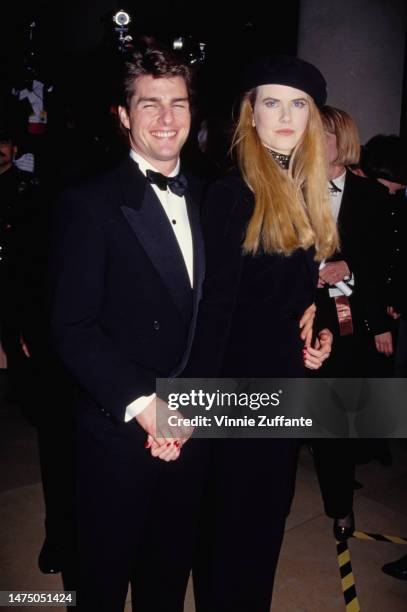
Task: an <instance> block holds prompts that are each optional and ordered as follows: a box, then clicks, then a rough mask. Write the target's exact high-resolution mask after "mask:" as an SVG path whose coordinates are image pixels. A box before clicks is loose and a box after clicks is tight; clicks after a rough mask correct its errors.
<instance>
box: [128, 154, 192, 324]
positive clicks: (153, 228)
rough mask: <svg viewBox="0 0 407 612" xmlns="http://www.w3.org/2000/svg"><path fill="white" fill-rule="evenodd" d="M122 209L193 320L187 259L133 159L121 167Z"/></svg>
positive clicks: (176, 299) (186, 315)
mask: <svg viewBox="0 0 407 612" xmlns="http://www.w3.org/2000/svg"><path fill="white" fill-rule="evenodd" d="M119 174H120V183H121V187H122V191H123V199H124V203H123V205H122V206H121V210H122V212H123V214H124V216H125V218H126V219H127V221H128V223H129V225H130V227H131V229H132V230H133V232H134V234H135V235H136V237H137V239H138V240H139V242H140V244H141V245H142V247H143V248H144V250H145V252H146V253H147V255H148V257H149V259H150V261H151V263H152V264H153V266H154V268H155V269H156V271H157V272H158V274H159V275H160V277H161V279H162V281H163V283H164V284H165V286H166V288H167V290H168V292H169V294H170V295H171V297H172V299H173V301H174V303H175V304H176V305H177V307H178V309H179V310H180V312H181V314H182V315H183V317H184V318H185V319H186V321H188V322H189V320H190V319H191V308H192V304H191V302H192V297H191V286H190V281H189V277H188V272H187V269H186V266H185V262H184V258H183V256H182V253H181V250H180V248H179V245H178V242H177V239H176V237H175V235H174V232H173V230H172V228H171V225H170V223H169V221H168V217H167V215H166V214H165V212H164V210H163V208H162V206H161V203H160V201H159V200H158V198H157V196H156V195H155V193H154V190H153V188H152V187H151V185H149V184H148V183H147V181H146V179H145V177H144V176H143V174H142V173H141V172H140V171H139V170H138V168H137V166H136V165H135V163H134V162H133V160H131V159H130V158H129V159H128V160H126V161H125V162H123V164H122V165H121V166H120V169H119Z"/></svg>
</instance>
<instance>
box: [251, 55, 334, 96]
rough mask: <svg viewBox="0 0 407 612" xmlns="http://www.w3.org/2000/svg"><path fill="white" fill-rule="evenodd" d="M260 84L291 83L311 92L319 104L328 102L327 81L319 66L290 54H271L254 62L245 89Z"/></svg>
mask: <svg viewBox="0 0 407 612" xmlns="http://www.w3.org/2000/svg"><path fill="white" fill-rule="evenodd" d="M259 85H289V86H290V87H294V88H295V89H300V90H301V91H305V93H307V94H309V95H310V96H311V97H312V98H313V99H314V102H315V104H316V105H317V106H323V105H324V104H325V102H326V98H327V92H326V81H325V79H324V77H323V76H322V74H321V73H320V71H319V70H318V68H316V66H314V65H313V64H310V63H309V62H306V61H305V60H302V59H299V58H298V57H292V56H289V55H269V56H267V57H261V58H259V59H258V60H256V61H255V62H253V63H252V64H251V65H250V66H249V67H248V69H247V71H246V76H245V78H244V86H243V89H244V91H248V90H250V89H254V88H255V87H259Z"/></svg>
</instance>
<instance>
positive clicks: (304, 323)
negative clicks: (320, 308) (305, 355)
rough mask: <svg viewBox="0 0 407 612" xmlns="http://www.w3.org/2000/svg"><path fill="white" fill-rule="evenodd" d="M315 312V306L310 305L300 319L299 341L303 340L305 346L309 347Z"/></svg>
mask: <svg viewBox="0 0 407 612" xmlns="http://www.w3.org/2000/svg"><path fill="white" fill-rule="evenodd" d="M316 310H317V307H316V306H315V304H311V306H308V308H307V310H306V311H305V312H304V314H303V315H302V317H301V319H300V329H301V340H304V342H305V346H310V345H311V341H312V326H313V324H314V319H315V313H316Z"/></svg>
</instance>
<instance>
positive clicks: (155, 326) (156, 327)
mask: <svg viewBox="0 0 407 612" xmlns="http://www.w3.org/2000/svg"><path fill="white" fill-rule="evenodd" d="M153 327H154V329H155V330H156V331H158V330H159V329H160V321H154V323H153Z"/></svg>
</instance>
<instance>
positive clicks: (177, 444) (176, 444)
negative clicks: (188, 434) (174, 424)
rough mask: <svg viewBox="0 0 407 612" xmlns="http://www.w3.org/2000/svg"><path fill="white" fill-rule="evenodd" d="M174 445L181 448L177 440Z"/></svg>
mask: <svg viewBox="0 0 407 612" xmlns="http://www.w3.org/2000/svg"><path fill="white" fill-rule="evenodd" d="M174 445H175V446H176V447H177V448H178V447H179V442H178V440H175V442H174Z"/></svg>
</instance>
